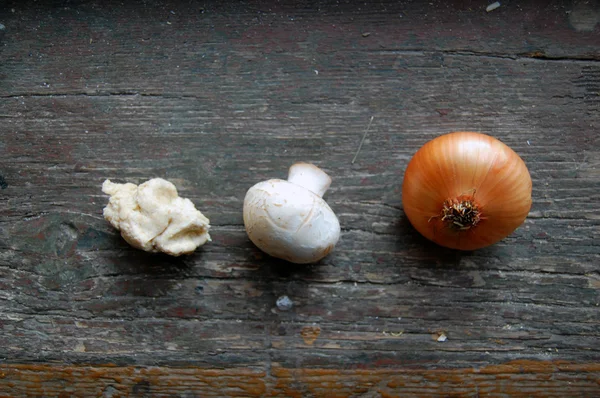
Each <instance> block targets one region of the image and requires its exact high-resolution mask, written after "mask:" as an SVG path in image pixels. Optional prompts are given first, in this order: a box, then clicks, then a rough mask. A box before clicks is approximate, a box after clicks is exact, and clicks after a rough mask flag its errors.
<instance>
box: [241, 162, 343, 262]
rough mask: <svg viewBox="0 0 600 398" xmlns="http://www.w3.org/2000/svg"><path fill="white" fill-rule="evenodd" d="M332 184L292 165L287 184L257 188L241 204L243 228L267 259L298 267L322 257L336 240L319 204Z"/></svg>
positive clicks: (319, 173)
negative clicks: (267, 256)
mask: <svg viewBox="0 0 600 398" xmlns="http://www.w3.org/2000/svg"><path fill="white" fill-rule="evenodd" d="M330 184H331V178H330V177H329V176H328V175H327V174H326V173H325V172H324V171H323V170H321V169H319V168H318V167H317V166H315V165H312V164H309V163H296V164H294V165H293V166H292V167H290V170H289V173H288V180H287V181H284V180H279V179H273V180H268V181H263V182H259V183H258V184H256V185H254V186H253V187H252V188H250V189H249V190H248V192H247V193H246V198H245V199H244V225H245V226H246V232H247V233H248V237H249V238H250V240H251V241H252V242H253V243H254V244H255V245H256V246H258V247H259V248H260V249H261V250H262V251H264V252H265V253H267V254H269V255H271V256H273V257H277V258H281V259H284V260H287V261H289V262H292V263H297V264H307V263H313V262H316V261H318V260H320V259H321V258H323V257H325V256H326V255H327V254H329V252H331V250H332V249H333V247H334V246H335V244H336V243H337V241H338V240H339V238H340V223H339V221H338V219H337V217H336V216H335V214H334V213H333V211H332V210H331V208H330V207H329V206H328V205H327V203H325V201H324V200H323V199H322V196H323V194H324V193H325V191H327V188H329V185H330Z"/></svg>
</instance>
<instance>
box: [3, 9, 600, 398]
mask: <svg viewBox="0 0 600 398" xmlns="http://www.w3.org/2000/svg"><path fill="white" fill-rule="evenodd" d="M491 2H492V1H489V3H491ZM501 3H503V4H501V6H500V7H499V8H497V9H496V10H493V11H490V12H486V6H487V5H488V2H485V1H468V0H466V1H452V0H450V1H436V0H431V1H428V2H423V1H391V0H390V1H387V0H382V1H378V2H368V1H367V2H364V1H363V2H359V1H329V0H327V1H325V0H324V1H321V2H311V1H308V0H303V1H293V0H281V1H230V2H223V1H210V0H207V1H204V2H195V1H160V2H152V1H145V2H135V4H134V2H122V1H100V0H90V1H53V2H50V1H48V2H43V1H38V2H35V1H3V2H1V3H0V23H1V25H0V188H1V189H0V361H1V362H0V396H2V397H4V396H7V397H8V396H26V395H29V396H32V395H41V396H47V397H51V396H61V397H64V396H82V397H83V396H85V397H88V396H89V397H91V396H103V397H118V396H134V397H142V396H152V397H154V396H156V397H159V396H178V397H210V396H215V397H224V396H282V397H284V396H285V397H346V396H352V397H395V396H419V397H429V396H468V397H479V396H509V395H510V396H528V397H529V396H544V397H552V396H556V397H584V396H585V397H593V396H595V397H597V396H600V328H599V319H600V311H599V310H600V309H599V305H600V273H599V269H600V245H599V244H598V242H597V240H598V239H599V238H600V135H599V127H600V23H599V20H600V6H599V4H598V2H597V1H576V2H574V3H573V2H570V1H548V2H535V1H532V2H526V4H518V2H515V1H511V2H501ZM521 3H523V2H521ZM371 117H373V122H372V125H371V128H370V131H369V133H368V136H367V138H366V140H365V142H364V145H363V147H362V149H361V151H360V153H359V155H358V157H357V160H356V162H355V163H354V164H352V163H351V161H352V158H353V157H354V154H355V152H356V150H357V148H358V145H359V143H360V140H361V138H362V135H363V132H364V131H365V128H366V126H367V124H368V122H369V119H370V118H371ZM456 130H471V131H480V132H483V133H487V134H491V135H493V136H495V137H497V138H499V139H500V140H502V141H503V142H505V143H506V144H508V145H509V146H510V147H512V148H513V149H514V150H515V151H516V152H517V153H518V154H519V155H520V156H521V157H522V158H523V159H524V160H525V162H526V163H527V165H528V167H529V170H530V172H531V176H532V179H533V207H532V209H531V212H530V214H529V217H528V218H527V220H526V221H525V223H524V225H522V226H521V227H520V228H519V229H518V230H517V231H516V232H515V233H513V234H512V235H511V236H509V237H508V238H506V239H504V240H503V241H501V242H499V243H498V244H495V245H493V246H491V247H488V248H485V249H481V250H478V251H475V252H465V253H461V252H457V251H452V250H446V249H443V248H440V247H438V246H436V245H434V244H433V243H430V242H428V241H426V240H425V239H424V238H422V237H421V236H420V235H419V234H418V233H417V232H416V231H415V230H414V229H413V228H412V227H411V226H410V224H409V222H408V221H407V219H406V217H405V215H404V212H403V210H402V205H401V184H402V178H403V174H404V170H405V168H406V165H407V163H408V161H409V160H410V158H411V156H412V155H413V154H414V153H415V151H416V150H417V149H418V148H419V147H420V146H421V145H423V144H424V143H425V142H427V141H428V140H430V139H432V138H434V137H436V136H438V135H440V134H443V133H446V132H449V131H456ZM296 161H308V162H313V163H315V164H317V165H318V166H320V167H322V168H323V169H324V170H326V171H327V172H328V173H329V174H330V175H331V177H332V178H333V184H332V186H331V189H330V190H329V191H328V193H327V194H326V200H327V201H328V203H329V204H330V206H331V207H332V209H333V210H334V211H335V212H336V214H337V215H338V217H339V219H340V223H341V225H342V237H341V240H340V243H339V244H338V246H337V247H336V249H335V251H334V252H333V253H332V254H331V255H330V256H328V257H326V258H325V259H324V260H322V261H321V262H319V263H318V264H316V265H312V266H293V265H290V264H288V263H285V262H283V261H278V260H274V259H271V258H269V257H267V256H266V255H263V254H261V252H260V251H258V250H257V249H256V248H255V247H254V246H253V245H252V244H251V242H250V241H249V240H248V238H247V236H246V233H245V231H244V227H243V222H242V201H243V198H244V195H245V192H246V190H247V189H248V188H249V187H250V186H251V185H253V184H255V183H256V182H259V181H261V180H265V179H268V178H284V177H286V173H287V169H288V167H289V166H290V165H291V164H292V163H294V162H296ZM152 177H162V178H165V179H168V180H170V181H172V182H173V183H175V185H176V186H177V188H178V189H179V192H180V194H181V195H182V196H183V197H187V198H190V199H191V200H192V201H193V202H194V203H195V204H196V206H197V207H198V208H199V209H200V210H201V211H202V212H203V213H204V214H205V215H206V216H207V217H209V218H210V220H211V225H212V229H211V235H212V238H213V241H212V242H211V243H209V244H207V245H205V246H204V247H202V248H200V249H199V250H198V251H197V252H195V253H194V254H192V255H189V256H184V257H180V258H172V257H168V256H166V255H157V254H148V253H145V252H141V251H139V250H136V249H133V248H131V247H130V246H129V245H128V244H127V243H125V241H124V240H123V239H122V238H121V237H120V236H119V234H118V232H117V231H115V230H113V229H112V228H111V227H110V225H109V224H108V223H107V222H106V221H105V220H104V219H103V217H102V209H103V207H104V206H105V205H106V204H107V201H108V197H107V196H106V195H104V194H103V193H102V192H101V189H100V188H101V184H102V182H103V181H104V180H105V179H107V178H110V179H111V180H114V181H117V182H134V183H140V182H143V181H145V180H147V179H149V178H152ZM282 295H287V296H288V297H289V298H290V299H291V300H292V301H293V302H294V307H293V308H292V309H291V310H290V311H281V310H279V309H277V307H276V304H275V302H276V300H277V298H278V297H280V296H282ZM441 334H444V335H445V336H447V340H446V341H444V342H442V341H438V337H439V336H440V335H441Z"/></svg>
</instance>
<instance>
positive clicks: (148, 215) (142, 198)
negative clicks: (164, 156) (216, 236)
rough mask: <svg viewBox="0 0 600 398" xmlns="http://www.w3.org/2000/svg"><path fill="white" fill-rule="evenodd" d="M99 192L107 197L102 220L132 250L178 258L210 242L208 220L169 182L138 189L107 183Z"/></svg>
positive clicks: (150, 183) (159, 180) (159, 181)
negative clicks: (106, 222) (118, 232)
mask: <svg viewBox="0 0 600 398" xmlns="http://www.w3.org/2000/svg"><path fill="white" fill-rule="evenodd" d="M102 192H104V193H106V194H108V195H110V200H109V202H108V205H107V206H106V207H105V208H104V218H105V219H106V220H107V221H108V222H110V223H111V224H112V226H113V227H115V228H116V229H117V230H119V231H121V236H122V237H123V239H125V240H126V241H127V243H129V244H130V245H131V246H133V247H135V248H138V249H142V250H145V251H147V252H164V253H167V254H170V255H172V256H179V255H182V254H189V253H191V252H193V251H194V250H196V248H198V246H201V245H203V244H205V243H206V242H207V241H210V235H209V234H208V230H209V228H210V225H209V220H208V218H206V217H205V216H204V215H203V214H202V213H201V212H200V211H198V210H196V208H195V207H194V204H193V203H192V202H191V201H190V200H189V199H184V198H180V197H179V195H178V193H177V189H176V188H175V185H173V184H172V183H171V182H169V181H166V180H163V179H162V178H153V179H151V180H149V181H146V182H145V183H143V184H141V185H140V186H137V185H135V184H131V183H127V184H117V183H113V182H111V181H110V180H106V181H104V183H103V184H102Z"/></svg>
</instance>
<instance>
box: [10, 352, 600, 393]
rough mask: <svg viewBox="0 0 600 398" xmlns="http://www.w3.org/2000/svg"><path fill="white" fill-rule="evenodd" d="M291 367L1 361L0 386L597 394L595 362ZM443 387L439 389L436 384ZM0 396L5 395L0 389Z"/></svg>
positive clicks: (30, 389)
mask: <svg viewBox="0 0 600 398" xmlns="http://www.w3.org/2000/svg"><path fill="white" fill-rule="evenodd" d="M382 365H383V368H382V367H380V368H376V369H370V368H368V366H365V367H360V368H354V367H353V366H349V367H347V368H344V369H338V370H333V369H310V370H303V369H289V368H285V367H282V366H280V365H278V364H274V367H273V370H272V372H271V373H270V374H266V373H265V372H263V371H260V370H256V369H250V368H233V369H203V368H194V367H192V368H189V367H188V368H178V367H169V368H165V367H146V368H144V367H133V366H130V367H120V366H114V365H113V366H58V365H1V366H0V386H2V387H5V388H10V389H11V391H12V393H11V394H10V395H0V396H6V397H9V396H11V397H14V396H20V395H24V394H27V395H28V396H72V395H76V396H97V397H116V396H131V397H148V396H152V397H171V396H199V397H222V396H231V397H307V396H311V397H348V396H360V397H396V396H419V397H439V396H479V395H484V396H511V397H538V396H539V397H560V398H562V397H565V396H569V397H589V396H594V395H595V394H597V392H598V383H599V381H600V379H599V377H600V368H599V366H598V364H597V363H594V364H592V363H584V364H572V363H569V362H550V361H546V362H535V361H513V362H509V363H506V364H501V365H495V366H487V367H483V368H465V369H454V370H450V369H445V370H437V369H423V368H420V366H419V364H418V363H411V362H406V363H405V365H404V367H403V368H402V369H394V370H392V369H385V368H384V367H385V366H386V365H387V363H385V362H384V363H382ZM440 386H441V387H440ZM0 394H3V393H2V392H0Z"/></svg>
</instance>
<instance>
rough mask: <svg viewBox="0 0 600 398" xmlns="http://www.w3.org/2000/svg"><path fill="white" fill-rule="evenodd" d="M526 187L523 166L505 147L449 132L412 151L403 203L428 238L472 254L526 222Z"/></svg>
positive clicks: (528, 190)
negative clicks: (413, 152)
mask: <svg viewBox="0 0 600 398" xmlns="http://www.w3.org/2000/svg"><path fill="white" fill-rule="evenodd" d="M531 188H532V183H531V176H530V175H529V171H528V170H527V166H526V165H525V162H523V160H522V159H521V158H520V157H519V155H517V154H516V153H515V152H514V151H513V150H512V149H511V148H509V147H508V146H507V145H505V144H504V143H502V142H500V141H499V140H497V139H496V138H493V137H490V136H488V135H485V134H481V133H475V132H454V133H449V134H445V135H442V136H440V137H437V138H435V139H433V140H431V141H429V142H427V143H426V144H425V145H423V146H422V147H421V148H420V149H419V150H418V151H417V153H415V155H414V156H413V158H412V159H411V161H410V162H409V164H408V166H407V168H406V172H405V174H404V182H403V184H402V205H403V207H404V212H405V213H406V215H407V217H408V219H409V220H410V222H411V224H412V225H413V226H414V227H415V229H416V230H417V231H419V232H420V233H421V234H422V235H423V236H425V237H426V238H427V239H429V240H432V241H434V242H435V243H437V244H439V245H441V246H445V247H449V248H451V249H459V250H476V249H480V248H482V247H486V246H489V245H491V244H493V243H496V242H498V241H499V240H501V239H504V238H505V237H507V236H508V235H510V234H511V233H512V232H513V231H514V230H515V229H517V228H518V227H519V226H520V225H521V224H522V223H523V221H525V218H526V217H527V214H528V213H529V210H530V208H531Z"/></svg>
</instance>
